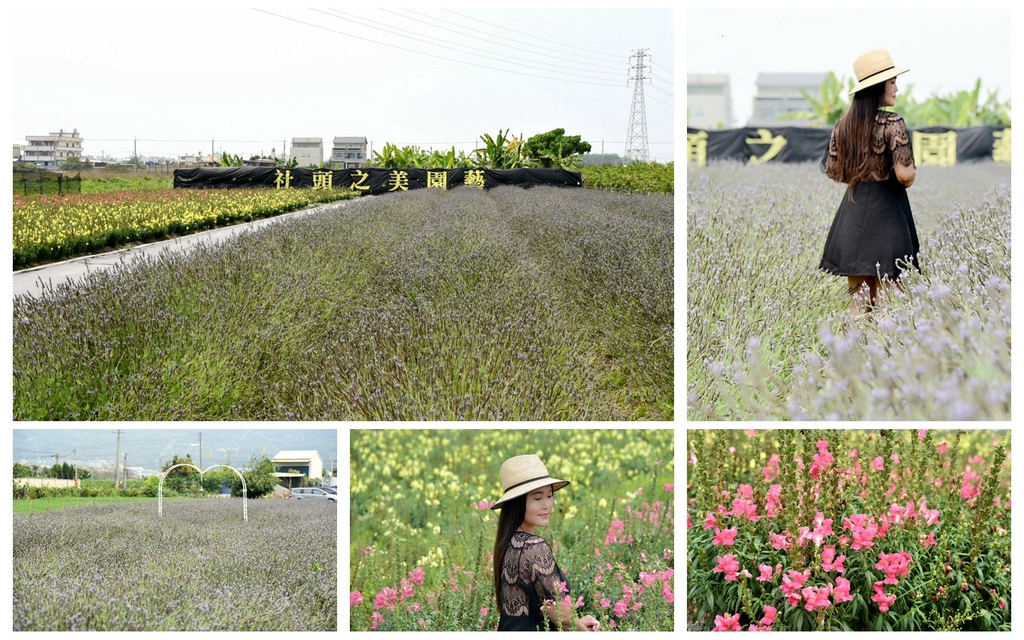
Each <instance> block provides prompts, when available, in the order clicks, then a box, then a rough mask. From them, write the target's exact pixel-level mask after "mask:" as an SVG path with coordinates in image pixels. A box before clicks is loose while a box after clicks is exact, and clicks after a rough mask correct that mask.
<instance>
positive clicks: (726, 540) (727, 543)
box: [711, 528, 739, 547]
mask: <svg viewBox="0 0 1024 640" xmlns="http://www.w3.org/2000/svg"><path fill="white" fill-rule="evenodd" d="M737 533H739V530H737V529H735V528H733V529H715V539H714V540H712V541H711V544H713V545H722V546H723V547H731V546H733V545H734V544H736V534H737Z"/></svg>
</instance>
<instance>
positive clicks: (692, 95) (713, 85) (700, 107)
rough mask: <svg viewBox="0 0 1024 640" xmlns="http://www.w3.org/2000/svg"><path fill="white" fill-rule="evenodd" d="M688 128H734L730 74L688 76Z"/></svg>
mask: <svg viewBox="0 0 1024 640" xmlns="http://www.w3.org/2000/svg"><path fill="white" fill-rule="evenodd" d="M686 126H687V127H693V128H694V129H731V128H732V96H731V95H730V94H729V74H727V73H688V74H686Z"/></svg>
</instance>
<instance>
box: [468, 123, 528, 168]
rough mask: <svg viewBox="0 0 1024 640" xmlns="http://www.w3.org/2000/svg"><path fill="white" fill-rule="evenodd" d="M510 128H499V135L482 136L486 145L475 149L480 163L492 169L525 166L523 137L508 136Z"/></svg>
mask: <svg viewBox="0 0 1024 640" xmlns="http://www.w3.org/2000/svg"><path fill="white" fill-rule="evenodd" d="M508 131H509V130H508V129H505V131H502V130H501V129H498V135H497V136H496V137H493V138H492V137H491V134H489V133H485V134H483V135H482V136H480V139H481V140H482V141H483V142H484V146H483V147H481V148H480V149H476V150H474V151H473V153H474V155H475V156H476V159H477V161H478V163H479V164H481V165H484V166H489V167H491V168H492V169H518V168H519V167H521V166H523V143H524V140H523V137H522V135H521V134H520V136H519V137H515V136H513V137H511V138H510V137H508Z"/></svg>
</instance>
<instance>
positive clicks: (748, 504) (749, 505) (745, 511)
mask: <svg viewBox="0 0 1024 640" xmlns="http://www.w3.org/2000/svg"><path fill="white" fill-rule="evenodd" d="M729 513H730V514H732V515H734V516H743V517H744V518H746V519H747V520H749V521H750V522H757V521H758V520H760V519H761V516H759V515H757V503H755V502H754V501H753V500H751V499H748V498H736V499H735V500H733V501H732V511H730V512H729Z"/></svg>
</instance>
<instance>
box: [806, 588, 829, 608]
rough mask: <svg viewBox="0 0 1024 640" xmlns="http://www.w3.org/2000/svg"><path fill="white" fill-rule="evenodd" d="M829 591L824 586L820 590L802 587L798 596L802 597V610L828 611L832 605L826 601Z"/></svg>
mask: <svg viewBox="0 0 1024 640" xmlns="http://www.w3.org/2000/svg"><path fill="white" fill-rule="evenodd" d="M830 591H831V589H830V588H829V587H828V586H827V585H826V586H824V587H821V588H816V587H804V588H803V589H801V590H800V595H802V596H803V597H804V602H805V604H804V609H807V610H808V611H815V610H825V609H828V608H829V607H830V606H831V605H832V603H831V602H829V600H828V594H829V593H830Z"/></svg>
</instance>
